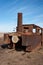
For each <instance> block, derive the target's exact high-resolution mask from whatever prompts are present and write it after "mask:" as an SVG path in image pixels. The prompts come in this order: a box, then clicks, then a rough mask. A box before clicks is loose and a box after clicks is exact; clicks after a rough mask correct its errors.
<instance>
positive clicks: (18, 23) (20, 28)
mask: <svg viewBox="0 0 43 65" xmlns="http://www.w3.org/2000/svg"><path fill="white" fill-rule="evenodd" d="M17 32H22V13H18V22H17Z"/></svg>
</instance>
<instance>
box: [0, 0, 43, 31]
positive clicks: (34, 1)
mask: <svg viewBox="0 0 43 65" xmlns="http://www.w3.org/2000/svg"><path fill="white" fill-rule="evenodd" d="M18 12H22V13H23V24H36V25H39V26H40V27H43V0H0V32H13V30H14V29H15V28H16V26H17V13H18Z"/></svg>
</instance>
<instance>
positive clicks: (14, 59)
mask: <svg viewBox="0 0 43 65" xmlns="http://www.w3.org/2000/svg"><path fill="white" fill-rule="evenodd" d="M0 65H43V48H41V49H39V50H38V51H35V52H30V53H29V52H24V51H16V50H14V49H6V48H5V49H2V48H1V47H0Z"/></svg>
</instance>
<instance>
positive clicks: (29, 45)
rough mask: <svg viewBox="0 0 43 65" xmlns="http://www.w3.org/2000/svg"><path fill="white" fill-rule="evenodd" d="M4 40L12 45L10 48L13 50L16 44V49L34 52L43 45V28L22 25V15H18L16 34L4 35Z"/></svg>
mask: <svg viewBox="0 0 43 65" xmlns="http://www.w3.org/2000/svg"><path fill="white" fill-rule="evenodd" d="M34 30H35V31H34ZM4 40H5V41H4V42H5V43H9V44H10V48H13V43H14V48H15V46H16V47H18V48H19V47H20V48H21V47H22V48H25V50H26V51H33V50H36V49H39V48H40V47H41V46H42V45H43V28H41V27H39V26H37V25H35V24H22V13H18V21H17V27H16V32H14V33H8V34H4Z"/></svg>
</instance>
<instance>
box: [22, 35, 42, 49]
mask: <svg viewBox="0 0 43 65" xmlns="http://www.w3.org/2000/svg"><path fill="white" fill-rule="evenodd" d="M40 43H41V35H23V36H22V46H27V47H28V48H29V46H30V48H29V49H31V48H32V49H34V48H36V47H37V46H38V45H39V44H40Z"/></svg>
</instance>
